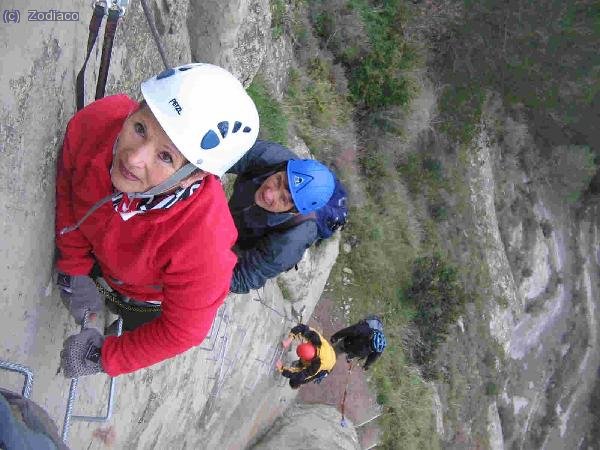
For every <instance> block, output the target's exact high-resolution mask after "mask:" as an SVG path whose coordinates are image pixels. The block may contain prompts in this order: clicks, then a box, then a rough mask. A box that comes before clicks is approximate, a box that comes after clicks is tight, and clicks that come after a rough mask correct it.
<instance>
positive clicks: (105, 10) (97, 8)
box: [75, 0, 171, 111]
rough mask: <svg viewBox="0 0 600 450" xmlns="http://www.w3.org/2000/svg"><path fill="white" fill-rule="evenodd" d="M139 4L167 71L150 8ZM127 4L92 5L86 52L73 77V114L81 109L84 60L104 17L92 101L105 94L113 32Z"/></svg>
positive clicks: (119, 0)
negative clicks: (94, 95) (75, 75)
mask: <svg viewBox="0 0 600 450" xmlns="http://www.w3.org/2000/svg"><path fill="white" fill-rule="evenodd" d="M140 1H141V3H142V9H143V11H144V15H145V16H146V22H148V27H149V28H150V33H151V34H152V37H153V38H154V43H155V44H156V47H157V48H158V53H159V54H160V58H161V59H162V62H163V64H164V65H165V68H166V69H168V68H169V67H171V66H170V65H169V63H168V61H167V57H166V54H165V50H164V48H163V46H162V43H161V42H160V37H159V35H158V31H157V29H156V24H155V23H154V21H153V20H152V17H151V16H150V8H149V7H148V3H147V1H146V0H140ZM128 4H129V0H108V1H105V0H97V1H96V2H95V3H94V5H93V7H94V12H93V14H92V18H91V20H90V25H89V35H88V42H87V52H86V55H85V60H84V62H83V66H82V67H81V70H80V71H79V73H78V74H77V79H76V81H75V92H76V95H75V97H76V103H77V111H79V110H81V109H82V108H83V107H84V103H85V68H86V66H87V63H88V60H89V59H90V55H91V53H92V49H93V48H94V45H95V43H96V39H97V38H98V33H99V30H100V25H101V24H102V20H103V18H104V16H105V15H106V16H108V18H107V19H106V26H105V27H104V42H103V44H102V55H101V57H100V69H99V70H98V81H97V83H96V97H95V99H96V100H99V99H101V98H103V97H104V93H105V90H106V81H107V79H108V69H109V67H110V57H111V54H112V48H113V42H114V37H115V34H116V32H117V25H118V24H119V19H120V18H121V17H123V16H124V15H125V10H126V9H127V6H128Z"/></svg>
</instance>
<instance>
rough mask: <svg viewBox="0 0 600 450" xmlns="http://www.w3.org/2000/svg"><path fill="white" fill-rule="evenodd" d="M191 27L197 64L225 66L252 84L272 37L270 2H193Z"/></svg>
mask: <svg viewBox="0 0 600 450" xmlns="http://www.w3.org/2000/svg"><path fill="white" fill-rule="evenodd" d="M187 25H188V29H189V33H190V46H191V51H192V57H193V58H194V60H196V61H205V62H210V63H213V64H217V65H220V66H223V67H225V68H226V69H228V70H230V71H231V72H232V73H233V74H234V75H236V76H237V77H238V78H240V80H242V82H243V83H244V85H248V84H250V82H251V81H252V78H254V75H255V74H256V72H257V71H258V68H259V67H260V64H261V62H262V60H263V57H264V55H265V49H266V39H267V37H268V35H269V34H270V33H271V10H270V9H269V1H268V0H230V1H226V2H217V1H214V0H210V1H202V0H193V1H191V2H190V10H189V14H188V19H187Z"/></svg>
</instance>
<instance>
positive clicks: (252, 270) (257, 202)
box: [227, 141, 335, 293]
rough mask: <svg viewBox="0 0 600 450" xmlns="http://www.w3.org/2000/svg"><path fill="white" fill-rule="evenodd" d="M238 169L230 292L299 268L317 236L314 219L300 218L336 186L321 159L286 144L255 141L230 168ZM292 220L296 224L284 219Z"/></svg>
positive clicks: (232, 207) (233, 204)
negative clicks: (234, 261)
mask: <svg viewBox="0 0 600 450" xmlns="http://www.w3.org/2000/svg"><path fill="white" fill-rule="evenodd" d="M227 172H228V173H233V174H237V175H238V177H237V179H236V180H235V184H234V187H233V194H232V195H231V198H230V200H229V210H230V212H231V215H232V216H233V220H234V222H235V225H236V228H237V230H238V240H237V242H236V245H235V248H234V250H235V252H236V253H237V256H238V261H237V264H236V266H235V268H234V270H233V278H232V280H231V287H230V290H231V292H236V293H247V292H249V291H250V290H251V289H258V288H261V287H262V286H264V285H265V283H266V282H267V280H268V279H269V278H274V277H276V276H277V275H279V274H280V273H282V272H285V271H287V270H289V269H291V268H292V267H294V266H295V265H296V264H297V263H298V262H299V261H300V260H301V259H302V256H303V255H304V251H305V250H306V249H307V248H308V247H310V246H311V245H312V244H313V243H314V242H315V241H316V240H317V237H318V234H317V225H316V223H315V221H314V220H298V218H297V217H296V216H298V215H308V214H310V213H312V212H313V211H315V210H317V209H318V208H320V207H322V206H323V205H325V204H326V203H327V202H328V201H329V199H330V197H331V195H332V193H333V191H334V186H335V178H334V176H333V174H332V173H331V171H330V170H329V169H328V168H327V167H325V166H324V165H323V164H321V163H320V162H318V161H315V160H311V159H305V160H301V159H298V156H297V155H295V154H294V153H292V152H291V151H290V150H288V149H287V148H285V147H283V146H282V145H279V144H276V143H273V142H265V141H256V143H255V144H254V146H253V147H252V148H251V149H250V150H249V151H248V152H247V153H246V154H245V155H244V156H243V157H242V158H241V159H240V160H239V161H238V162H237V163H236V164H234V165H233V167H231V169H229V170H228V171H227ZM290 220H293V223H294V224H293V226H288V225H287V224H285V223H286V222H287V223H288V224H290V223H291V222H288V221H290Z"/></svg>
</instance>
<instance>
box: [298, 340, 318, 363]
mask: <svg viewBox="0 0 600 450" xmlns="http://www.w3.org/2000/svg"><path fill="white" fill-rule="evenodd" d="M296 354H297V355H298V357H299V358H300V359H301V360H303V361H310V360H311V359H313V358H314V357H315V356H316V354H317V349H316V348H315V346H314V345H312V344H309V343H308V342H304V343H302V344H300V345H299V346H298V347H296Z"/></svg>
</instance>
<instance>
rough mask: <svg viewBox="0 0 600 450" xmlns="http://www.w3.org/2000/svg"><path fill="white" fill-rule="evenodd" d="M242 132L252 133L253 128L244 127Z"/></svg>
mask: <svg viewBox="0 0 600 450" xmlns="http://www.w3.org/2000/svg"><path fill="white" fill-rule="evenodd" d="M242 131H243V132H244V133H250V132H251V131H252V128H250V127H244V129H243V130H242Z"/></svg>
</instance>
